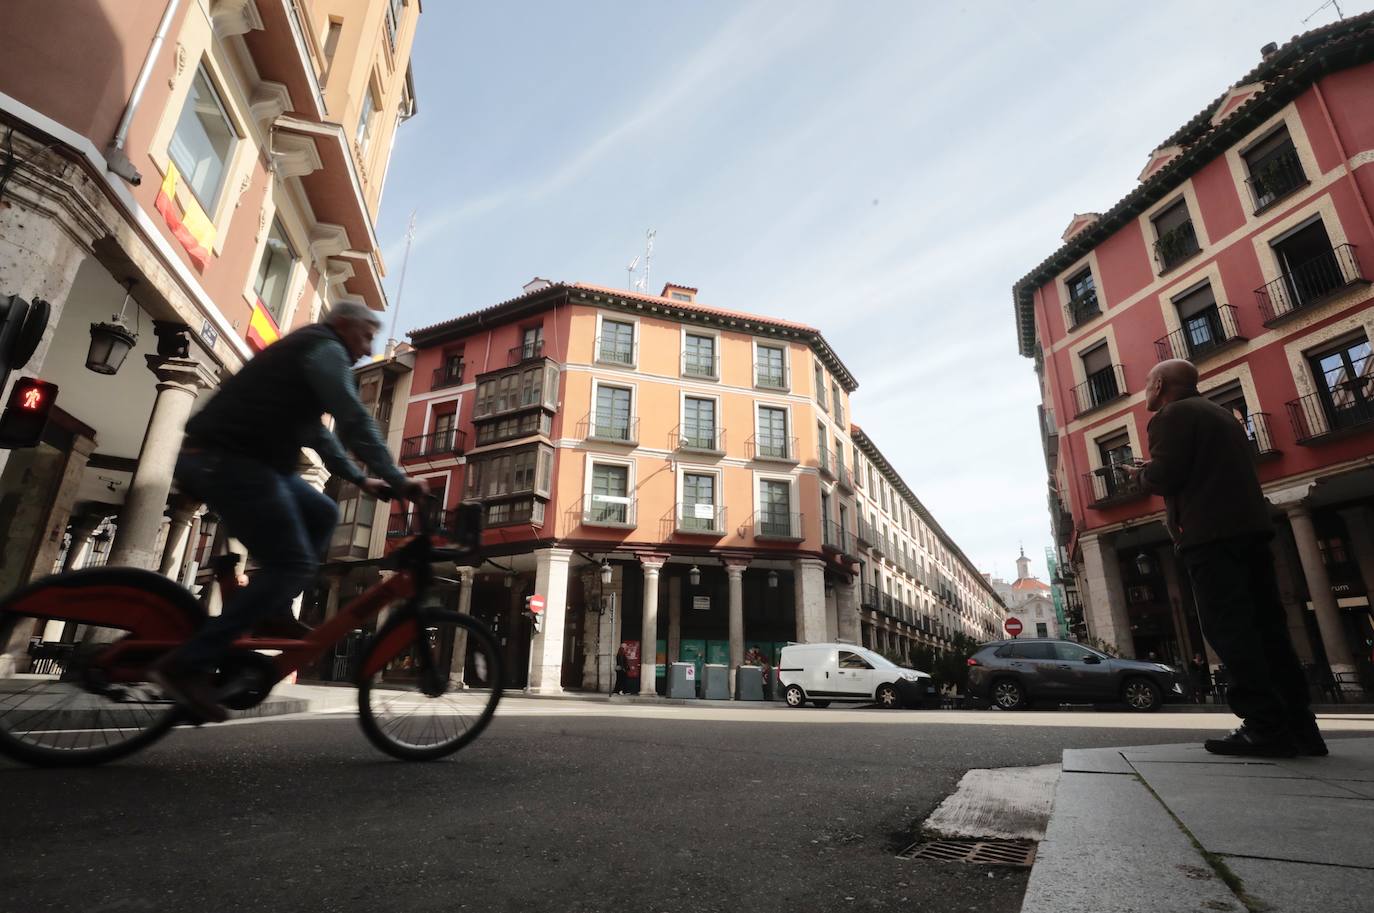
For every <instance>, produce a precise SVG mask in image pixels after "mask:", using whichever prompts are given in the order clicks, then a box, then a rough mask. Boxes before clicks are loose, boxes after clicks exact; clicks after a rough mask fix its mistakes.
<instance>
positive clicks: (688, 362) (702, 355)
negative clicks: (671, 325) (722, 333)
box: [682, 333, 720, 379]
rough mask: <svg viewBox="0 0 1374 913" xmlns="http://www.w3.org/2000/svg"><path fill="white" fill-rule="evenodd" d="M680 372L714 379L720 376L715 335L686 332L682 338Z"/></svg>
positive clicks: (690, 375) (689, 375)
mask: <svg viewBox="0 0 1374 913" xmlns="http://www.w3.org/2000/svg"><path fill="white" fill-rule="evenodd" d="M682 373H683V375H684V376H686V377H705V378H708V379H714V378H717V377H719V376H720V364H719V361H718V359H717V356H716V337H714V336H708V335H702V334H699V333H687V334H686V335H685V336H684V337H683V340H682Z"/></svg>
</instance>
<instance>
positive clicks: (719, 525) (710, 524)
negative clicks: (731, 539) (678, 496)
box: [672, 504, 725, 538]
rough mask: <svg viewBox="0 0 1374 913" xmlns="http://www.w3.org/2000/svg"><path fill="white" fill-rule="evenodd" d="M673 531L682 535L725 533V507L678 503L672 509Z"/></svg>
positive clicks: (718, 535)
mask: <svg viewBox="0 0 1374 913" xmlns="http://www.w3.org/2000/svg"><path fill="white" fill-rule="evenodd" d="M672 516H673V532H675V533H678V534H680V535H684V536H714V537H717V538H718V537H720V536H723V535H725V508H724V507H717V506H715V505H714V504H679V505H678V506H677V507H676V508H675V509H674V510H673V515H672Z"/></svg>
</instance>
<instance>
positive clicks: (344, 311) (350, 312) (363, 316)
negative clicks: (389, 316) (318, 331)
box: [324, 301, 382, 327]
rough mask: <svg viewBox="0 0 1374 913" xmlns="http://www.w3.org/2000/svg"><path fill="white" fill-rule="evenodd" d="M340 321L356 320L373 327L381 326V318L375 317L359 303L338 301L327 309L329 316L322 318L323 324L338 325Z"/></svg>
mask: <svg viewBox="0 0 1374 913" xmlns="http://www.w3.org/2000/svg"><path fill="white" fill-rule="evenodd" d="M340 320H357V321H360V322H362V323H370V324H372V325H373V326H374V327H380V326H381V325H382V318H380V317H378V316H377V312H376V311H374V310H372V309H371V308H369V307H368V306H367V305H365V304H363V303H362V302H361V301H340V302H339V303H338V304H336V305H334V306H333V307H332V308H330V309H329V314H328V315H326V316H325V318H324V322H325V323H338V322H339V321H340Z"/></svg>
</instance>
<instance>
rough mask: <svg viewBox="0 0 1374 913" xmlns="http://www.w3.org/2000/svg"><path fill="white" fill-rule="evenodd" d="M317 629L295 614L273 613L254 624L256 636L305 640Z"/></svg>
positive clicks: (254, 634)
mask: <svg viewBox="0 0 1374 913" xmlns="http://www.w3.org/2000/svg"><path fill="white" fill-rule="evenodd" d="M313 630H315V629H314V628H312V627H310V625H308V624H306V623H305V622H303V621H301V620H300V619H299V618H297V617H296V616H294V615H290V614H287V613H282V614H280V615H271V616H268V617H267V618H264V619H262V620H261V621H259V622H258V623H257V624H255V625H253V632H252V633H253V636H254V637H274V638H278V639H284V640H304V639H305V638H307V637H309V636H310V632H311V631H313Z"/></svg>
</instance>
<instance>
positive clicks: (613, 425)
mask: <svg viewBox="0 0 1374 913" xmlns="http://www.w3.org/2000/svg"><path fill="white" fill-rule="evenodd" d="M578 432H579V436H581V437H583V438H586V439H587V440H589V441H602V442H605V443H611V444H638V443H639V418H638V417H636V416H621V415H597V414H596V413H592V414H591V415H588V416H587V417H586V418H584V419H582V421H581V422H579V423H578Z"/></svg>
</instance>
